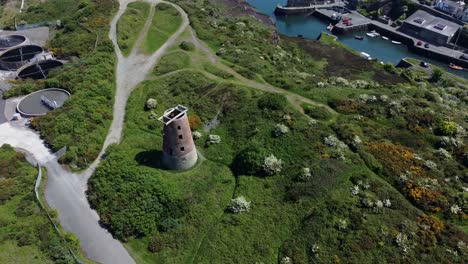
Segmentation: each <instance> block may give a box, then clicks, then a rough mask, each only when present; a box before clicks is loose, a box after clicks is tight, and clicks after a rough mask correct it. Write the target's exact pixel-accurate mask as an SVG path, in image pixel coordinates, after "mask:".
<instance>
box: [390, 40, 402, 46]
mask: <svg viewBox="0 0 468 264" xmlns="http://www.w3.org/2000/svg"><path fill="white" fill-rule="evenodd" d="M392 43H393V44H395V45H400V44H401V42H400V41H395V40H392Z"/></svg>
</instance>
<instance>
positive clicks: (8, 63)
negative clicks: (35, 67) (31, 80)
mask: <svg viewBox="0 0 468 264" xmlns="http://www.w3.org/2000/svg"><path fill="white" fill-rule="evenodd" d="M43 51H44V49H43V48H42V47H40V46H37V45H23V46H17V47H13V48H11V49H8V50H5V51H4V52H3V53H2V54H1V55H0V68H1V69H3V70H17V69H19V68H21V67H22V66H24V65H26V64H28V63H29V62H30V61H31V60H32V59H33V58H34V57H36V56H38V55H39V54H41V53H42V52H43Z"/></svg>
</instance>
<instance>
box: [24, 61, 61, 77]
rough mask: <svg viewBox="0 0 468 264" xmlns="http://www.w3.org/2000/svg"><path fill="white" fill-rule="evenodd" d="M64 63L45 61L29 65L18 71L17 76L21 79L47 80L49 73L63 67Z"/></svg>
mask: <svg viewBox="0 0 468 264" xmlns="http://www.w3.org/2000/svg"><path fill="white" fill-rule="evenodd" d="M62 65H63V63H62V62H61V61H58V60H43V61H38V62H34V63H32V64H27V65H25V66H23V67H21V68H20V69H18V73H17V76H18V78H21V79H34V80H38V79H47V76H48V75H49V71H51V70H53V69H55V68H58V67H61V66H62Z"/></svg>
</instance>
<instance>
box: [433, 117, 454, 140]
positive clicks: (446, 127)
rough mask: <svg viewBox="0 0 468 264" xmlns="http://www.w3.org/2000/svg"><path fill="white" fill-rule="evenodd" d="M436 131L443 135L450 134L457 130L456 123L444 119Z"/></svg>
mask: <svg viewBox="0 0 468 264" xmlns="http://www.w3.org/2000/svg"><path fill="white" fill-rule="evenodd" d="M436 132H437V133H439V134H441V135H444V136H452V135H454V134H455V133H456V132H457V124H456V123H455V122H453V121H448V120H444V121H442V123H440V124H439V126H438V127H437V130H436Z"/></svg>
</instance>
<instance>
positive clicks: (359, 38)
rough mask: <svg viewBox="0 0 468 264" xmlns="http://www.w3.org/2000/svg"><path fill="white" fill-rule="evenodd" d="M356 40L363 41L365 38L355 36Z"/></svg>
mask: <svg viewBox="0 0 468 264" xmlns="http://www.w3.org/2000/svg"><path fill="white" fill-rule="evenodd" d="M354 38H355V39H358V40H363V39H364V37H363V36H354Z"/></svg>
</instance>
